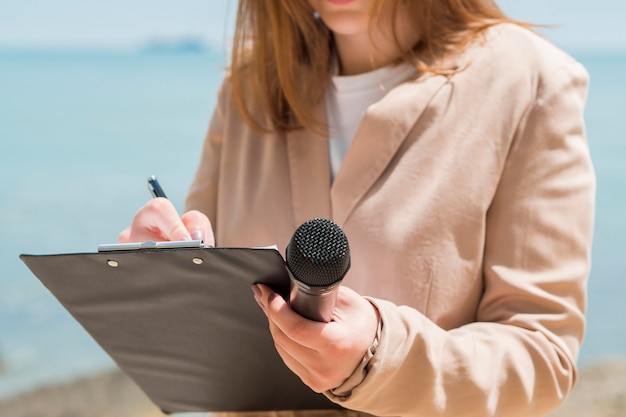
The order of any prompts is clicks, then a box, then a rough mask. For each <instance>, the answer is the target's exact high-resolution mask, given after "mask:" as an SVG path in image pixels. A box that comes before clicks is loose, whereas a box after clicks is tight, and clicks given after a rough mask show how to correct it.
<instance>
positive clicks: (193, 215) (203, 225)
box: [181, 210, 215, 246]
mask: <svg viewBox="0 0 626 417" xmlns="http://www.w3.org/2000/svg"><path fill="white" fill-rule="evenodd" d="M181 220H182V222H183V224H184V225H185V228H187V231H188V232H189V234H190V235H191V238H192V239H194V240H202V241H203V242H204V244H205V245H208V246H215V236H214V235H213V227H212V226H211V222H210V221H209V218H208V217H207V216H206V215H205V214H204V213H202V212H200V211H198V210H190V211H188V212H187V213H185V214H183V216H182V217H181Z"/></svg>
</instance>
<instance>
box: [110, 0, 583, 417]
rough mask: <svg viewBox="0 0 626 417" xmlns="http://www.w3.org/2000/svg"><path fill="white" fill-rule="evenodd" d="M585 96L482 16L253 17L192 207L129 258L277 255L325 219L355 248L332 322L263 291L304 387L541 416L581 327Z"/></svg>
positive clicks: (338, 2) (159, 207) (549, 56)
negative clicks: (178, 245) (233, 251)
mask: <svg viewBox="0 0 626 417" xmlns="http://www.w3.org/2000/svg"><path fill="white" fill-rule="evenodd" d="M586 88H587V74H586V72H585V70H584V69H583V68H582V66H581V65H580V64H578V63H577V62H575V61H574V60H573V59H572V58H570V57H569V56H567V55H566V54H565V53H563V52H561V51H560V50H558V49H557V48H555V47H554V46H552V45H550V44H549V43H548V42H546V41H545V40H543V39H542V38H540V37H539V36H537V35H536V34H534V33H533V32H532V31H531V30H530V29H528V28H527V27H526V26H525V25H523V24H519V23H515V22H512V21H510V20H509V19H507V18H506V17H505V16H504V15H503V14H502V12H501V11H500V10H499V9H498V7H497V6H496V5H495V4H494V3H493V2H491V1H489V0H396V1H389V0H385V1H376V0H309V1H304V0H298V1H295V0H283V1H279V0H274V1H269V0H268V1H263V2H260V1H257V0H241V1H240V3H239V14H238V20H237V29H236V35H235V43H234V49H233V55H232V62H231V68H230V73H229V75H228V76H227V77H226V80H225V82H224V84H223V86H222V88H221V91H220V95H219V103H218V107H217V109H216V111H215V114H214V116H213V119H212V121H211V125H210V127H209V132H208V135H207V138H206V141H205V143H204V149H203V151H202V156H201V160H200V164H199V168H198V171H197V175H196V178H195V180H194V182H193V184H192V186H191V189H190V192H189V195H188V198H187V202H186V208H187V210H188V211H187V212H186V213H185V214H184V215H183V216H182V218H180V219H179V217H178V215H177V213H176V211H175V210H174V208H173V207H172V206H171V204H170V203H168V202H167V201H166V200H162V199H156V200H153V201H150V202H149V203H148V204H147V205H146V206H145V207H144V208H142V209H140V210H139V212H138V213H137V215H136V216H135V219H134V221H133V223H132V225H131V227H129V228H128V229H127V230H125V231H124V232H122V234H121V235H120V240H121V241H140V240H147V239H151V240H157V239H161V240H163V239H170V240H179V239H188V238H190V237H191V235H192V234H194V236H195V237H197V236H204V238H205V240H206V241H208V242H209V243H217V244H218V245H220V246H264V245H271V244H276V245H278V247H279V249H280V250H281V251H282V252H283V253H284V248H285V246H286V244H287V243H288V242H289V239H290V237H291V236H292V234H293V232H294V230H295V229H296V228H297V227H298V226H299V225H300V224H301V223H303V222H304V221H306V220H308V219H311V218H315V217H323V218H329V219H332V220H333V221H335V222H336V223H337V224H339V225H340V226H341V227H342V228H343V230H344V231H345V232H346V234H347V237H348V240H349V242H350V247H351V252H352V267H351V269H350V271H349V273H348V275H347V276H346V278H345V279H344V281H343V285H342V287H341V289H340V292H339V298H338V304H337V307H336V310H335V314H334V318H333V321H331V322H330V323H317V322H311V321H308V320H306V319H304V318H302V317H300V316H298V315H297V314H296V313H295V312H293V311H292V310H291V309H290V308H289V307H288V305H287V303H286V302H285V300H283V299H282V298H281V297H279V296H276V295H275V294H274V293H273V292H272V291H271V290H270V289H269V288H267V287H264V286H261V285H259V286H256V287H254V288H253V292H254V296H255V297H256V299H257V301H258V302H259V304H260V306H261V307H262V308H263V310H264V312H265V314H266V315H267V317H268V322H269V326H270V331H271V333H272V336H273V338H274V341H275V344H276V348H277V350H278V352H279V354H280V355H281V357H282V358H283V360H284V362H285V363H286V365H287V366H288V367H289V368H290V369H291V370H292V371H293V372H295V373H296V374H297V375H298V376H299V377H300V378H301V379H302V380H303V381H304V383H306V384H307V385H309V386H310V387H311V388H312V389H314V390H315V391H318V392H323V393H324V394H325V395H326V396H328V397H329V398H330V399H331V400H332V401H335V402H337V403H339V404H341V405H342V406H343V407H345V408H347V409H349V410H355V411H360V412H364V413H369V414H374V415H385V416H483V415H484V416H495V415H499V416H540V415H544V414H545V413H547V412H548V411H550V410H552V409H554V408H556V407H557V406H558V405H559V404H560V403H561V402H562V401H564V399H565V398H566V396H567V394H568V393H569V392H570V391H571V389H572V387H573V385H574V383H575V380H576V358H577V355H578V352H579V349H580V344H581V339H582V337H583V331H584V309H585V297H586V293H585V291H586V289H585V286H586V279H587V276H588V274H589V267H590V266H589V258H590V246H591V236H592V226H593V224H592V223H593V206H594V203H593V201H594V186H595V183H594V174H593V170H592V166H591V162H590V159H589V154H588V149H587V144H586V139H585V133H584V123H583V117H582V115H583V107H584V101H585V95H586ZM209 219H210V221H209Z"/></svg>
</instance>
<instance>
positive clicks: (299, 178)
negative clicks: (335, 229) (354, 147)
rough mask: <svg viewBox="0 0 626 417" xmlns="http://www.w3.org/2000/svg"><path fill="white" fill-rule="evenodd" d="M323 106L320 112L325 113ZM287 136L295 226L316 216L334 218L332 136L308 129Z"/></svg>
mask: <svg viewBox="0 0 626 417" xmlns="http://www.w3.org/2000/svg"><path fill="white" fill-rule="evenodd" d="M320 107H321V108H320V109H319V111H318V114H321V115H322V116H323V106H320ZM321 120H324V121H325V117H324V118H323V119H321ZM286 137H287V154H288V157H289V176H290V181H291V197H292V205H293V213H294V220H295V222H296V224H295V226H296V227H297V226H299V225H300V224H302V223H304V222H305V221H307V220H310V219H312V218H316V217H322V218H326V219H330V218H331V217H332V214H331V207H330V160H329V151H328V137H327V136H324V137H322V136H319V135H316V134H314V133H312V132H310V131H308V130H306V129H300V130H296V131H292V132H289V133H287V135H286Z"/></svg>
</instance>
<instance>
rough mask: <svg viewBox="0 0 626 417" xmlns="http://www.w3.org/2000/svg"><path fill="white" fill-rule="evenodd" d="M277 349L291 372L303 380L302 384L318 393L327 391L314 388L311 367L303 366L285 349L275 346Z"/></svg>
mask: <svg viewBox="0 0 626 417" xmlns="http://www.w3.org/2000/svg"><path fill="white" fill-rule="evenodd" d="M275 347H276V351H277V352H278V354H279V355H280V357H281V358H282V360H283V362H284V363H285V365H286V366H287V368H289V369H290V370H291V372H293V373H294V374H296V375H297V376H298V377H299V378H300V379H301V380H302V382H303V383H304V384H305V385H307V386H309V388H311V389H313V390H314V391H316V392H323V391H325V389H319V390H318V389H316V388H318V387H315V386H314V383H313V381H314V376H313V374H312V373H311V371H310V370H309V367H308V366H306V365H303V364H302V363H300V362H299V361H298V360H297V359H296V358H294V357H293V356H292V355H290V354H289V352H288V351H287V350H286V349H285V348H283V347H282V346H280V345H278V344H275Z"/></svg>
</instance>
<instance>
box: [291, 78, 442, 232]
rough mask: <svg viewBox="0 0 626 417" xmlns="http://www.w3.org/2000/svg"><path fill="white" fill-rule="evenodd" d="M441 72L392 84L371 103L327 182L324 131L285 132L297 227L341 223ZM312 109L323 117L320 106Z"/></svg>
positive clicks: (400, 138)
mask: <svg viewBox="0 0 626 417" xmlns="http://www.w3.org/2000/svg"><path fill="white" fill-rule="evenodd" d="M446 81H447V78H446V77H445V76H438V75H431V74H422V75H421V76H420V77H419V78H417V79H416V80H414V81H410V82H406V83H403V84H401V85H399V86H398V87H396V88H394V89H392V90H390V91H389V93H387V95H386V96H385V97H384V98H383V99H382V100H381V101H379V102H378V103H376V104H374V105H372V106H370V107H369V108H368V110H367V112H366V114H365V116H364V118H363V120H362V121H361V125H360V126H359V129H358V130H357V132H356V134H355V137H354V139H353V141H352V144H351V145H350V148H349V149H348V152H347V154H346V156H345V159H344V161H343V162H342V165H341V168H340V170H339V172H338V173H337V176H336V177H335V181H334V183H333V184H332V187H331V183H330V161H329V151H328V136H327V135H326V136H325V137H320V136H318V135H316V134H314V133H312V132H310V131H307V130H298V131H293V132H290V133H288V134H287V152H288V156H289V169H290V178H291V193H292V202H293V212H294V220H295V222H296V226H298V225H300V224H301V223H303V222H304V221H306V220H309V219H311V218H314V217H324V218H328V219H332V220H333V221H334V222H336V223H337V224H338V225H339V226H343V224H344V223H345V222H346V220H347V219H348V217H349V216H350V214H351V212H352V211H353V210H354V208H355V207H356V206H357V204H358V202H359V201H360V200H361V199H362V198H363V196H364V195H365V194H366V193H367V191H368V190H369V189H370V188H371V187H372V185H373V184H374V183H375V181H376V180H377V179H378V178H379V177H380V176H381V175H382V173H383V172H384V170H385V168H386V167H387V165H388V164H389V162H390V161H391V159H392V158H393V156H394V155H395V153H396V152H397V151H398V148H399V147H400V145H401V144H402V142H403V141H404V139H405V138H406V136H407V134H408V133H409V131H410V130H411V128H412V127H413V126H414V125H415V124H416V122H417V120H418V119H419V117H420V116H421V115H422V113H423V112H424V110H425V109H426V108H427V106H428V104H429V102H430V100H431V98H432V97H433V96H434V95H435V93H436V92H437V91H439V89H440V88H441V87H443V85H444V84H445V83H446ZM319 107H320V108H319V109H318V110H316V111H317V112H318V117H320V119H321V120H326V117H325V110H324V106H323V105H321V106H319Z"/></svg>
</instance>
